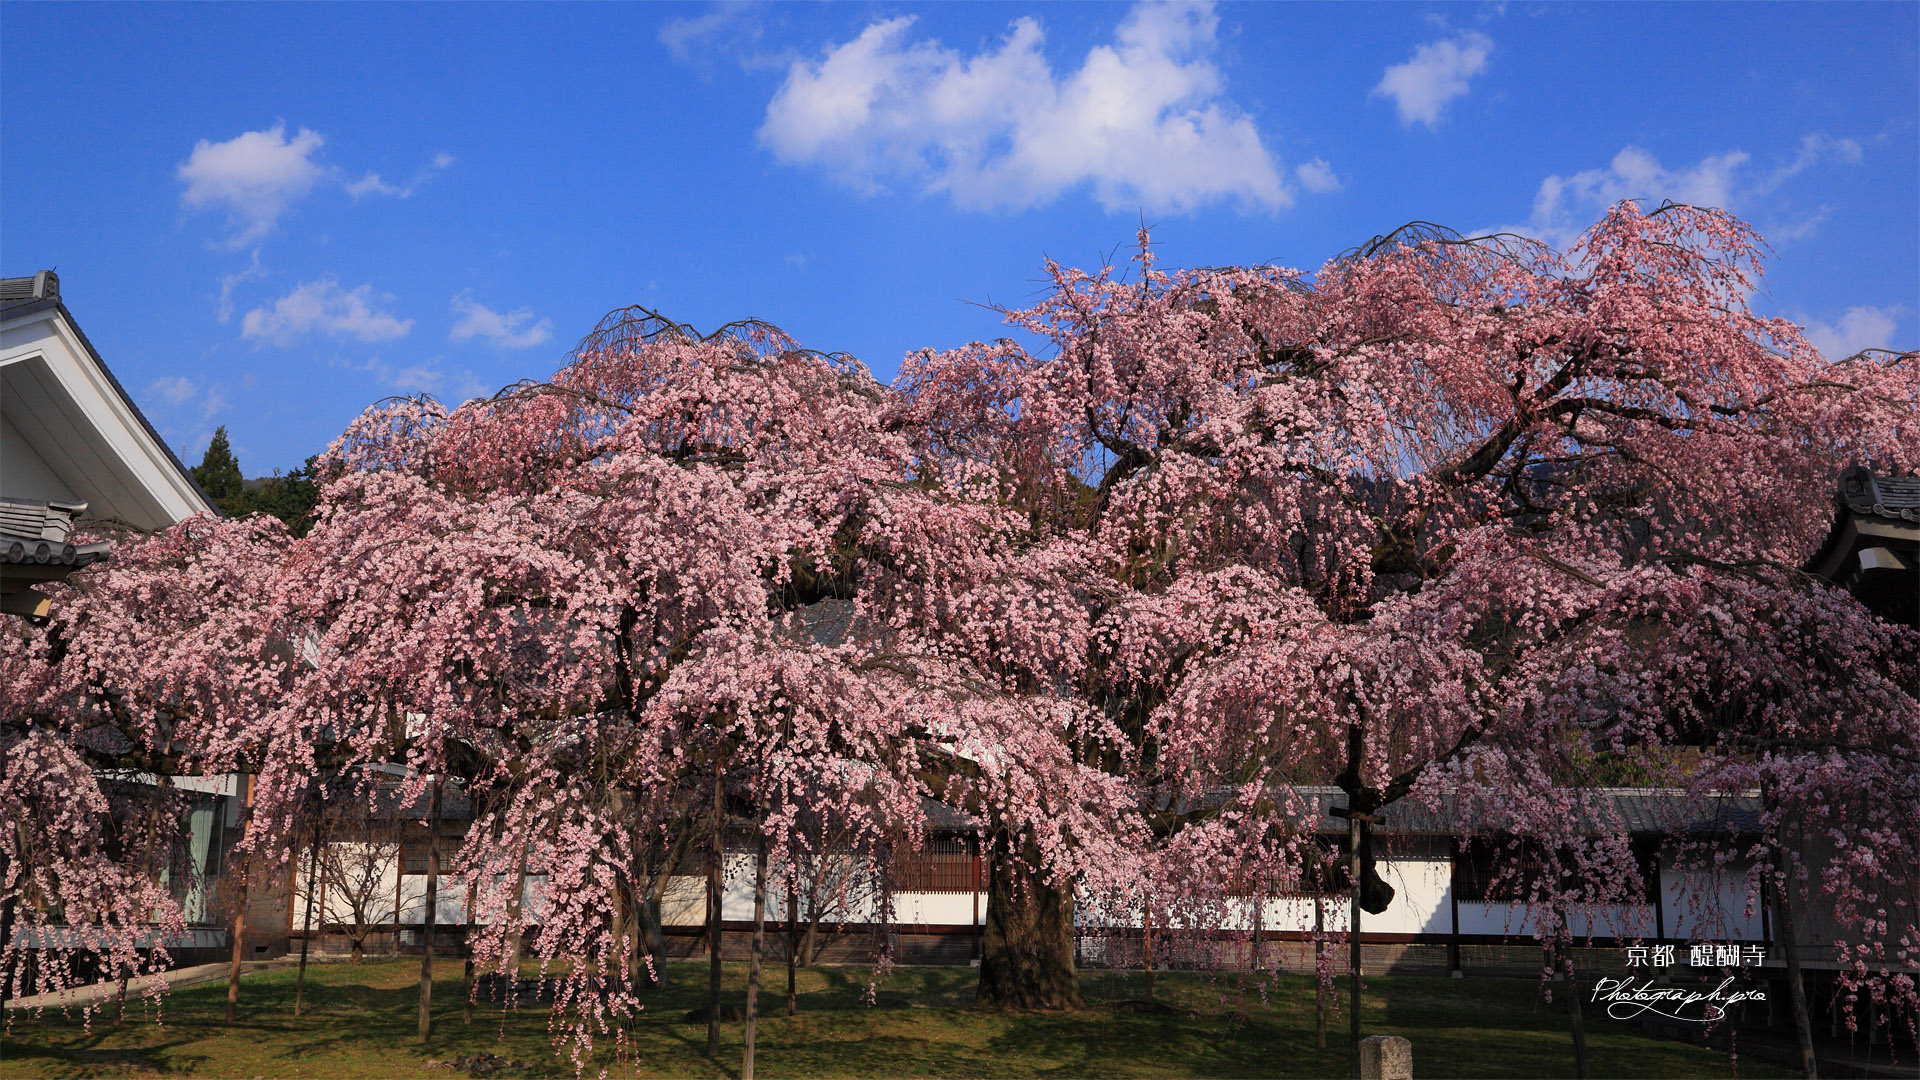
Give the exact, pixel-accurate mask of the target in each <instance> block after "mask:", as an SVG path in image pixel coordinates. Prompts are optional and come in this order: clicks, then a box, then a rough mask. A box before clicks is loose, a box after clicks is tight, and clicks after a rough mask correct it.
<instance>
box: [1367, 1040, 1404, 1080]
mask: <svg viewBox="0 0 1920 1080" xmlns="http://www.w3.org/2000/svg"><path fill="white" fill-rule="evenodd" d="M1360 1080H1413V1044H1412V1043H1410V1042H1408V1041H1407V1040H1405V1039H1403V1038H1401V1037H1400V1036H1398V1035H1374V1036H1371V1037H1369V1038H1365V1039H1361V1040H1360Z"/></svg>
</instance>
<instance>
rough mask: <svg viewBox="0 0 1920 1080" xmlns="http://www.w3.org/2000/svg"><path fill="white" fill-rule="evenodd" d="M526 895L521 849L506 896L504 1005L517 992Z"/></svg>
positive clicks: (509, 1003) (523, 940)
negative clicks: (505, 989)
mask: <svg viewBox="0 0 1920 1080" xmlns="http://www.w3.org/2000/svg"><path fill="white" fill-rule="evenodd" d="M526 895H527V853H526V852H524V851H522V852H521V853H520V867H519V869H518V870H516V871H515V872H514V876H513V893H512V895H510V896H508V897H507V925H506V932H507V939H506V942H505V947H506V956H505V957H504V958H503V959H504V960H505V963H504V964H503V965H502V967H503V968H504V969H505V970H504V971H503V974H505V975H506V977H507V1000H506V1002H505V1003H504V1004H506V1005H512V1004H513V1000H514V995H515V994H516V993H517V992H518V990H517V987H518V984H519V981H520V958H521V956H522V955H524V953H525V951H526V941H525V938H524V937H523V935H522V934H521V933H520V913H521V901H522V900H523V899H525V897H526Z"/></svg>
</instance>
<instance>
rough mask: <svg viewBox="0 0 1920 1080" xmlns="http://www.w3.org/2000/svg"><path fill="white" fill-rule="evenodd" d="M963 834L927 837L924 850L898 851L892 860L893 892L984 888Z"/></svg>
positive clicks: (933, 891)
mask: <svg viewBox="0 0 1920 1080" xmlns="http://www.w3.org/2000/svg"><path fill="white" fill-rule="evenodd" d="M979 874H980V870H979V869H978V867H977V866H976V865H975V861H974V857H973V853H972V851H971V850H969V847H968V844H967V840H966V838H965V837H946V838H942V839H938V840H929V841H927V847H926V850H924V851H910V852H905V853H903V854H901V855H900V856H899V857H898V858H897V859H895V861H894V867H893V888H894V891H895V892H914V893H968V892H972V891H973V890H974V889H975V888H984V887H985V884H986V883H985V881H984V880H982V879H981V878H980V877H979Z"/></svg>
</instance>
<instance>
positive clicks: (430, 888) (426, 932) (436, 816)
mask: <svg viewBox="0 0 1920 1080" xmlns="http://www.w3.org/2000/svg"><path fill="white" fill-rule="evenodd" d="M441 782H442V781H441V780H440V779H438V778H436V779H435V780H434V782H433V802H432V803H431V804H430V808H429V809H428V811H427V915H426V924H425V926H424V927H423V928H422V929H421V932H420V1041H421V1042H423V1043H424V1042H426V1041H427V1038H428V1037H429V1036H430V1035H432V1034H433V925H434V923H435V921H436V920H437V917H438V916H439V914H440V911H439V909H440V784H441ZM402 869H405V868H404V867H402Z"/></svg>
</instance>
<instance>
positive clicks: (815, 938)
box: [800, 875, 821, 967]
mask: <svg viewBox="0 0 1920 1080" xmlns="http://www.w3.org/2000/svg"><path fill="white" fill-rule="evenodd" d="M820 948H821V946H820V882H819V879H818V876H817V875H816V876H815V880H814V883H813V884H812V885H809V886H808V887H807V940H806V941H805V942H803V943H802V944H801V948H800V966H801V967H812V966H813V962H814V961H815V960H818V959H820Z"/></svg>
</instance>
